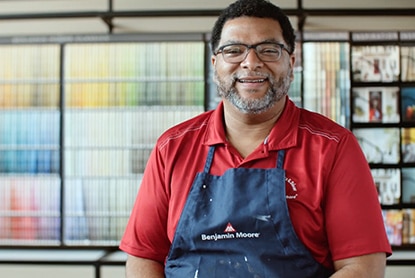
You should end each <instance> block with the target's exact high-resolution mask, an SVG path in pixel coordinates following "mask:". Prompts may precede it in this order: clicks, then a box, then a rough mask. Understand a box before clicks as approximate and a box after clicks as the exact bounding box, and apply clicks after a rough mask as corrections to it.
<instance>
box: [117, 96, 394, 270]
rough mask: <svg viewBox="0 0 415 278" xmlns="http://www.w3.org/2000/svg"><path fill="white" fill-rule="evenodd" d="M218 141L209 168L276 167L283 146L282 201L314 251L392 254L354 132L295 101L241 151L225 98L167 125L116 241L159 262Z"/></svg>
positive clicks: (327, 258) (326, 255)
mask: <svg viewBox="0 0 415 278" xmlns="http://www.w3.org/2000/svg"><path fill="white" fill-rule="evenodd" d="M211 145H216V151H215V155H214V159H213V164H212V168H211V172H210V173H211V174H213V175H222V174H223V173H224V172H225V171H226V170H227V169H228V168H238V167H245V168H273V167H276V160H277V151H278V150H281V149H285V150H286V155H285V162H284V169H285V171H286V192H287V204H288V208H289V211H290V217H291V221H292V224H293V227H294V230H295V231H296V233H297V235H298V237H299V239H300V240H301V241H302V242H303V243H304V245H305V246H306V247H307V248H308V249H309V250H310V252H311V253H312V254H313V256H314V258H315V259H316V260H317V261H318V262H320V263H322V264H323V265H325V266H326V267H331V268H332V267H333V265H332V261H333V260H339V259H344V258H349V257H353V256H359V255H364V254H368V253H373V252H385V253H388V254H390V253H391V247H390V245H389V242H388V239H387V237H386V234H385V230H384V224H383V219H382V215H381V210H380V205H379V201H378V197H377V193H376V188H375V185H374V183H373V179H372V176H371V173H370V170H369V167H368V163H367V161H366V159H365V157H364V155H363V154H362V152H361V149H360V146H359V145H358V143H357V141H356V139H355V137H354V136H353V134H352V133H351V132H350V131H349V130H347V129H345V128H343V127H341V126H340V125H338V124H336V123H334V122H333V121H331V120H329V119H327V118H325V117H323V116H321V115H319V114H316V113H312V112H309V111H306V110H303V109H300V108H298V107H296V106H295V105H294V103H293V102H291V101H290V100H287V104H286V107H285V109H284V111H283V113H282V114H281V116H280V118H279V119H278V121H277V123H276V124H275V126H274V127H273V129H272V130H271V133H270V135H269V136H268V139H267V140H266V142H264V144H261V145H260V146H258V147H257V148H256V150H255V151H254V152H252V154H250V155H249V156H248V157H246V158H245V159H244V158H242V157H241V156H240V155H239V153H238V152H237V151H236V150H235V149H234V148H233V147H232V146H231V145H229V144H228V142H227V141H226V137H225V132H224V126H223V105H222V104H219V106H218V108H217V109H216V110H214V111H208V112H205V113H203V114H201V115H199V116H197V117H195V118H193V119H190V120H188V121H186V122H183V123H181V124H179V125H177V126H175V127H173V128H171V129H169V130H167V131H166V132H165V133H164V134H163V135H162V136H161V137H160V138H159V139H158V141H157V144H156V146H155V148H154V150H153V152H152V154H151V156H150V158H149V161H148V164H147V167H146V169H145V173H144V177H143V180H142V183H141V186H140V190H139V194H138V197H137V200H136V203H135V205H134V208H133V211H132V214H131V217H130V221H129V223H128V225H127V228H126V231H125V235H124V237H123V239H122V241H121V244H120V248H121V249H122V250H124V251H125V252H126V253H129V254H131V255H133V256H137V257H144V258H148V259H153V260H156V261H159V262H164V261H165V259H166V256H167V253H168V251H169V248H170V244H171V242H172V241H173V237H174V232H175V228H176V225H177V222H178V221H179V217H180V214H181V212H182V209H183V206H184V203H185V201H186V197H187V194H188V192H189V190H190V187H191V186H192V183H193V180H194V178H195V176H196V173H198V172H201V171H203V167H204V165H205V161H206V156H207V152H208V149H209V146H211Z"/></svg>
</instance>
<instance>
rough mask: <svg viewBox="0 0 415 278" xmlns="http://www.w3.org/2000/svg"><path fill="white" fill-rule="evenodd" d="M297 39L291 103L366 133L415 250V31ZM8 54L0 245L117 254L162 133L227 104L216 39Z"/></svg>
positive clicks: (15, 43) (17, 45) (45, 45)
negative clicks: (219, 88) (214, 53)
mask: <svg viewBox="0 0 415 278" xmlns="http://www.w3.org/2000/svg"><path fill="white" fill-rule="evenodd" d="M297 38H299V40H298V41H297V46H296V49H297V51H296V55H297V58H296V65H295V67H294V75H295V81H294V83H293V84H292V86H291V88H290V92H289V95H290V97H291V98H292V99H293V100H294V101H295V102H296V103H297V104H298V105H300V106H304V107H305V108H307V109H310V110H313V111H316V112H319V113H322V114H324V115H326V116H328V117H329V118H331V119H333V120H335V121H337V122H338V123H340V124H342V125H344V126H345V127H347V128H350V129H351V130H352V131H353V132H354V133H355V134H356V136H357V138H358V139H359V140H360V141H359V142H360V143H361V145H362V149H363V150H364V151H365V154H366V155H367V157H368V163H369V164H370V166H371V168H372V173H373V176H374V178H375V181H376V184H377V188H378V192H379V201H380V203H381V205H382V209H383V212H384V216H385V224H386V227H387V230H388V235H389V239H390V241H391V243H392V245H393V247H394V248H395V249H396V248H398V249H409V250H411V249H412V248H413V244H415V240H414V238H415V235H414V234H415V232H414V231H415V228H413V227H412V226H414V227H415V225H414V224H413V223H415V222H413V221H414V220H413V218H412V215H413V214H415V213H414V211H415V201H414V199H413V198H412V197H411V196H412V195H415V193H414V194H413V193H412V192H413V191H414V192H415V189H413V188H415V181H414V180H413V177H414V176H415V170H414V169H415V161H414V158H412V156H411V153H410V151H411V149H412V147H413V146H414V145H415V139H414V130H415V120H414V116H413V115H414V114H413V112H412V111H413V110H412V108H414V109H415V101H414V96H415V92H414V91H415V66H414V56H415V53H414V52H415V50H414V49H415V35H414V33H413V32H379V33H374V32H373V33H372V32H367V33H357V32H343V33H342V32H340V33H339V32H305V33H301V34H298V36H297ZM0 48H1V50H2V51H0V53H1V54H0V55H2V56H1V57H0V58H1V59H2V61H4V62H2V63H1V64H0V107H1V108H0V113H1V117H0V119H1V121H0V130H1V131H2V132H1V133H0V152H1V153H2V155H1V157H0V245H1V248H2V249H5V248H34V249H39V248H46V249H48V248H53V249H59V250H60V249H67V250H78V249H79V250H82V249H96V248H101V249H102V250H116V249H117V246H118V243H119V240H120V238H121V236H122V233H123V231H124V228H125V224H126V221H127V219H128V216H129V213H130V210H131V208H132V204H133V202H134V200H135V195H136V192H137V190H138V187H139V184H140V179H141V175H142V173H143V171H144V168H145V163H146V160H147V158H148V156H149V154H150V152H151V149H152V148H153V146H154V143H155V141H156V139H157V137H158V136H159V135H160V134H161V132H163V131H164V130H165V129H167V128H168V127H170V126H172V125H174V124H175V123H178V122H181V121H183V120H186V119H188V118H191V117H192V116H194V115H197V114H199V113H201V112H203V111H205V110H207V109H213V108H214V107H215V105H216V104H217V101H218V99H217V98H216V86H215V84H214V83H213V81H212V78H211V77H212V68H211V66H210V63H209V61H210V55H211V54H210V52H209V50H208V49H209V47H208V39H207V35H200V34H199V35H195V34H189V35H180V36H176V35H172V34H165V35H157V36H152V35H97V36H64V37H59V36H43V37H39V36H37V37H19V38H0ZM368 49H369V50H368ZM373 49H374V50H373ZM367 51H369V52H367ZM371 51H374V53H375V54H373V55H372V54H370V53H371ZM382 51H383V52H387V53H391V54H390V55H392V57H393V58H390V59H389V58H388V59H389V60H388V59H386V60H385V61H384V62H382V59H383V57H384V56H387V55H386V54H385V53H383V54H382ZM359 55H360V56H361V57H362V56H363V57H364V58H365V59H373V64H374V63H375V62H374V61H375V60H374V59H376V55H378V56H380V57H378V60H379V61H377V62H376V63H378V65H379V66H378V68H379V70H376V71H382V69H383V68H384V67H385V65H389V69H388V70H389V72H390V73H389V76H388V77H379V76H376V74H378V73H377V72H376V73H375V74H373V75H372V76H370V75H369V74H365V73H364V71H365V70H366V71H367V70H368V69H367V68H369V69H370V67H368V66H367V65H366V66H362V65H361V64H362V61H360V65H359V62H358V61H359V58H358V57H359ZM372 56H373V57H372ZM189 57H191V59H189ZM396 57H398V58H396ZM379 58H382V59H379ZM136 61H139V62H136ZM382 63H383V64H382ZM369 64H370V63H369ZM373 67H374V66H373ZM23 69H24V70H23ZM365 76H366V77H365ZM364 78H369V79H367V80H365V79H364ZM376 78H380V79H376ZM382 78H383V79H382ZM379 95H380V96H381V100H382V101H381V102H380V105H381V107H382V108H381V111H380V112H381V113H380V114H376V113H375V112H373V113H372V112H371V109H370V103H371V100H375V99H376V98H378V96H379ZM372 102H373V101H372ZM376 115H377V116H376ZM379 115H381V117H380V119H378V118H379ZM376 117H378V118H376ZM149 127H151V129H150V128H149ZM371 138H372V139H373V140H371ZM384 138H386V139H384ZM372 141H374V142H375V144H373V142H372ZM382 142H383V143H382ZM377 144H381V145H377ZM382 144H383V145H382ZM389 145H390V146H392V149H390V148H389ZM367 150H372V151H367ZM379 150H380V151H381V152H382V151H385V150H387V151H386V152H385V153H383V154H382V153H381V154H379V153H378V152H379ZM5 250H6V249H5ZM117 264H120V265H121V264H122V262H117ZM396 264H401V263H400V262H398V263H396Z"/></svg>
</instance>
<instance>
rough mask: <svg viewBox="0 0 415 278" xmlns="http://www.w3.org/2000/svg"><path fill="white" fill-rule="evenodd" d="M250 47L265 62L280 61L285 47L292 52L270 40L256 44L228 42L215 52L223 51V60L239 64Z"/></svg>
mask: <svg viewBox="0 0 415 278" xmlns="http://www.w3.org/2000/svg"><path fill="white" fill-rule="evenodd" d="M250 49H253V50H255V53H256V55H257V56H258V58H259V59H261V61H263V62H276V61H278V60H279V59H280V58H281V55H282V50H283V49H284V50H285V51H287V53H288V54H291V53H290V51H289V50H288V49H287V47H286V46H285V45H283V44H280V43H269V42H261V43H258V44H254V45H247V44H242V43H238V44H227V45H223V46H221V47H219V49H218V50H217V51H216V53H214V54H215V55H218V54H219V53H222V56H223V60H225V62H227V63H231V64H238V63H241V62H242V61H243V60H245V59H246V57H247V56H248V53H249V50H250Z"/></svg>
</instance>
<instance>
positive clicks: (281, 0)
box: [0, 0, 415, 36]
mask: <svg viewBox="0 0 415 278" xmlns="http://www.w3.org/2000/svg"><path fill="white" fill-rule="evenodd" d="M231 2H233V0H209V1H195V0H180V1H177V0H152V1H148V0H146V1H144V0H0V36H20V35H22V36H25V35H55V34H57V35H62V34H91V33H93V34H108V33H114V34H118V33H176V32H177V33H194V32H196V33H208V32H210V29H211V27H212V25H213V23H214V22H215V19H216V16H217V15H218V13H219V11H220V10H221V9H223V8H224V7H225V6H227V5H228V4H230V3H231ZM271 2H273V3H275V4H277V5H279V6H280V7H281V8H282V9H284V10H286V12H287V14H289V16H290V19H291V22H292V24H293V26H294V27H295V28H296V29H299V28H300V27H299V26H300V25H302V26H303V27H302V28H303V30H304V31H415V0H394V1H390V0H348V1H339V0H278V1H275V0H272V1H271ZM302 19H305V21H304V20H302Z"/></svg>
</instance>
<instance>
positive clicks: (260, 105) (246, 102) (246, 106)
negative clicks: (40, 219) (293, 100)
mask: <svg viewBox="0 0 415 278" xmlns="http://www.w3.org/2000/svg"><path fill="white" fill-rule="evenodd" d="M255 75H256V76H263V77H266V78H268V81H269V83H270V86H269V88H268V91H267V92H266V94H265V95H264V96H263V97H262V98H260V99H245V98H242V97H241V96H240V95H239V94H238V92H237V90H236V88H235V83H236V82H237V81H236V80H237V77H236V76H232V78H231V79H228V80H223V79H221V78H220V77H219V76H218V74H217V71H216V70H215V72H214V81H215V83H216V86H217V89H218V95H219V96H220V97H222V98H224V99H226V100H228V101H229V102H230V103H231V104H233V105H234V106H235V107H236V108H237V109H238V110H239V111H240V112H242V113H244V114H260V113H263V112H265V111H267V110H268V109H270V108H271V107H272V106H274V105H275V104H276V103H277V102H278V101H279V100H281V99H282V98H283V97H284V96H285V95H287V94H288V90H289V88H290V85H291V79H290V74H287V75H286V76H285V77H281V78H280V79H279V80H276V79H275V78H274V77H273V76H269V75H266V76H264V74H258V73H255ZM253 93H255V92H253Z"/></svg>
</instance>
